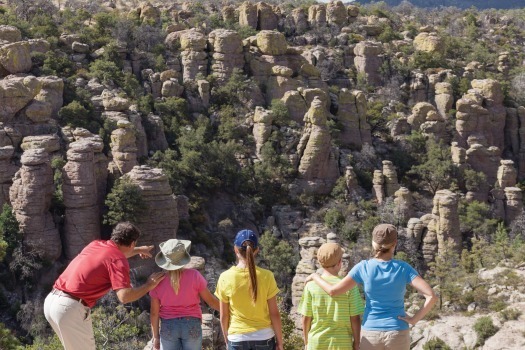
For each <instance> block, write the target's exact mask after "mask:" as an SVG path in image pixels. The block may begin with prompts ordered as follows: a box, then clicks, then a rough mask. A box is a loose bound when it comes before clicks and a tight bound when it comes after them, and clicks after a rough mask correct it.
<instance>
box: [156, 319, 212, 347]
mask: <svg viewBox="0 0 525 350" xmlns="http://www.w3.org/2000/svg"><path fill="white" fill-rule="evenodd" d="M201 323H202V322H201V319H200V318H197V317H178V318H169V319H164V318H162V319H161V324H160V348H161V350H201V348H202V328H201Z"/></svg>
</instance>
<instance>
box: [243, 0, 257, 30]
mask: <svg viewBox="0 0 525 350" xmlns="http://www.w3.org/2000/svg"><path fill="white" fill-rule="evenodd" d="M257 22H258V20H257V6H256V5H254V4H253V3H251V2H248V1H245V2H243V3H242V4H241V6H240V7H239V25H240V26H241V27H251V28H253V29H257Z"/></svg>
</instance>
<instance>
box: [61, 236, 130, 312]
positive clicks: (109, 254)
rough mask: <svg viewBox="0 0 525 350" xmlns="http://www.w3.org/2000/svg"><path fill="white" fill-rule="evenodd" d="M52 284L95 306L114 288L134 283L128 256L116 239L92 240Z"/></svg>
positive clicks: (126, 286)
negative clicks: (130, 275)
mask: <svg viewBox="0 0 525 350" xmlns="http://www.w3.org/2000/svg"><path fill="white" fill-rule="evenodd" d="M53 287H54V288H56V289H59V290H61V291H64V292H66V293H68V294H71V295H72V296H75V297H77V298H81V299H82V300H84V302H85V303H86V304H87V305H88V306H89V307H93V306H95V303H96V302H97V300H98V299H100V298H102V297H103V296H104V295H105V294H106V293H107V292H109V291H110V290H111V289H113V290H119V289H122V288H130V287H131V282H130V279H129V263H128V259H126V257H125V256H124V254H123V253H122V252H121V251H120V250H119V249H118V247H117V245H116V244H115V242H113V241H111V240H109V241H93V242H91V243H90V244H88V245H87V246H86V247H85V248H84V249H83V250H82V251H81V252H80V254H78V255H77V256H76V257H75V258H74V259H73V261H71V263H70V264H69V265H68V267H67V268H66V270H65V271H64V272H63V273H62V274H61V275H60V277H58V279H57V280H56V282H55V285H54V286H53Z"/></svg>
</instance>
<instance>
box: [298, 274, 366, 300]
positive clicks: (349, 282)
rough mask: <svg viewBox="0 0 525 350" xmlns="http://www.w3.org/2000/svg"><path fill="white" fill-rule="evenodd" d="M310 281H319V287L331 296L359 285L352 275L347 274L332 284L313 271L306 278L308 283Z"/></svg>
mask: <svg viewBox="0 0 525 350" xmlns="http://www.w3.org/2000/svg"><path fill="white" fill-rule="evenodd" d="M309 281H314V282H315V283H317V284H318V285H319V287H321V288H322V289H323V290H324V291H325V292H326V293H328V295H330V296H331V297H334V296H337V295H341V294H343V293H346V292H348V291H349V290H350V289H352V288H354V287H355V286H356V285H357V283H356V282H355V281H354V280H353V279H352V277H350V276H346V277H345V278H343V279H342V280H341V281H339V282H337V283H335V284H331V283H328V282H327V281H325V280H324V279H322V278H321V276H319V275H318V274H316V273H312V274H311V275H310V276H308V277H307V278H306V283H308V282H309Z"/></svg>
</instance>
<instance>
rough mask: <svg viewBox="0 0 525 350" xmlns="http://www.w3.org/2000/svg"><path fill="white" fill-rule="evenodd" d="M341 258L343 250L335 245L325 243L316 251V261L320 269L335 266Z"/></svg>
mask: <svg viewBox="0 0 525 350" xmlns="http://www.w3.org/2000/svg"><path fill="white" fill-rule="evenodd" d="M342 257H343V249H342V248H341V246H340V245H339V244H337V243H325V244H323V245H322V246H321V247H319V250H318V251H317V260H318V261H319V264H321V266H322V267H332V266H335V265H337V263H338V262H339V261H341V258H342Z"/></svg>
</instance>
